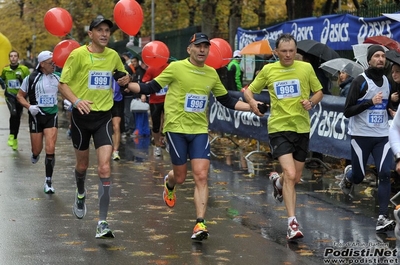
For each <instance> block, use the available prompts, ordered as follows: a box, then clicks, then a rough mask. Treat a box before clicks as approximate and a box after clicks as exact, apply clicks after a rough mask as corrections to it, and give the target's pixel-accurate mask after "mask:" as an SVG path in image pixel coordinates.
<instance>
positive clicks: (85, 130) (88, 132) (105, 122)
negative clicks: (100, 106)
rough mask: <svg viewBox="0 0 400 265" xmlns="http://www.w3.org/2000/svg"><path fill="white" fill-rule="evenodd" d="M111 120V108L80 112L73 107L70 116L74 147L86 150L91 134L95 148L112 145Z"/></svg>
mask: <svg viewBox="0 0 400 265" xmlns="http://www.w3.org/2000/svg"><path fill="white" fill-rule="evenodd" d="M111 120H112V118H111V110H109V111H91V112H90V113H89V114H81V113H80V112H79V111H78V110H77V109H75V108H74V109H73V110H72V116H71V138H72V144H73V145H74V147H75V148H76V149H78V150H81V151H83V150H87V149H88V148H89V143H90V138H91V137H92V136H93V143H94V147H95V148H96V149H97V148H99V147H100V146H103V145H112V134H113V129H112V122H111Z"/></svg>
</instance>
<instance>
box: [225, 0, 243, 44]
mask: <svg viewBox="0 0 400 265" xmlns="http://www.w3.org/2000/svg"><path fill="white" fill-rule="evenodd" d="M241 2H242V1H241V0H231V3H230V6H231V8H230V10H229V22H228V23H229V44H230V45H231V47H232V49H234V48H235V37H236V31H237V28H238V27H240V23H241V21H242V3H241Z"/></svg>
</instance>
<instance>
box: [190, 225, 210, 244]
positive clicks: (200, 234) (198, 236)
mask: <svg viewBox="0 0 400 265" xmlns="http://www.w3.org/2000/svg"><path fill="white" fill-rule="evenodd" d="M208 236H209V233H208V230H207V226H206V225H205V224H204V222H198V223H196V225H195V226H194V228H193V235H192V239H193V240H199V241H202V240H203V239H207V238H208Z"/></svg>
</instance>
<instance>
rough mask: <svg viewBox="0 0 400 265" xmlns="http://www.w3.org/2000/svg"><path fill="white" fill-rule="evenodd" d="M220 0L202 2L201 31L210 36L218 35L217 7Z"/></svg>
mask: <svg viewBox="0 0 400 265" xmlns="http://www.w3.org/2000/svg"><path fill="white" fill-rule="evenodd" d="M217 3H218V0H207V1H203V2H202V4H201V13H202V18H203V19H202V21H201V31H202V32H203V33H205V34H207V35H208V37H209V38H213V37H214V36H216V32H218V26H217V23H216V9H217Z"/></svg>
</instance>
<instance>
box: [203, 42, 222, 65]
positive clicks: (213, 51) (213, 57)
mask: <svg viewBox="0 0 400 265" xmlns="http://www.w3.org/2000/svg"><path fill="white" fill-rule="evenodd" d="M205 63H206V65H208V66H211V67H212V68H214V69H219V68H221V65H222V54H221V52H220V51H219V48H218V46H217V45H214V44H213V43H211V45H210V52H209V53H208V57H207V59H206V61H205Z"/></svg>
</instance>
